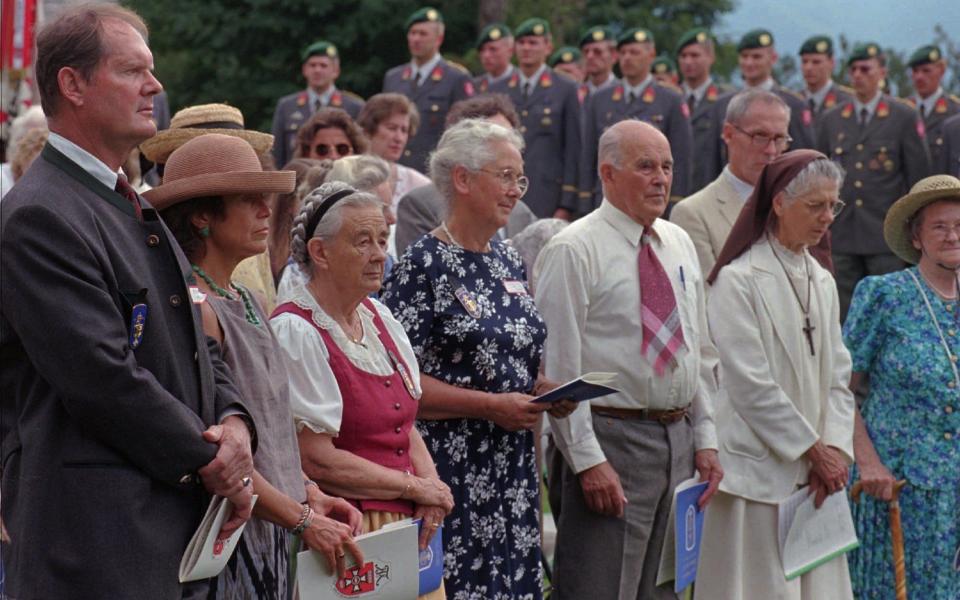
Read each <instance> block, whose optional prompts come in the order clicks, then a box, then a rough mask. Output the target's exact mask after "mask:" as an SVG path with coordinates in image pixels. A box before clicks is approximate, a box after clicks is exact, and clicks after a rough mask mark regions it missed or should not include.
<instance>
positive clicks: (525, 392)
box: [383, 119, 571, 599]
mask: <svg viewBox="0 0 960 600" xmlns="http://www.w3.org/2000/svg"><path fill="white" fill-rule="evenodd" d="M522 149H523V138H522V137H521V136H520V135H519V134H518V133H517V132H515V131H513V130H512V129H507V128H505V127H502V126H500V125H496V124H493V123H490V122H487V121H480V120H476V119H468V120H466V121H462V122H460V123H458V124H456V125H454V126H453V127H451V128H450V129H448V130H447V131H446V132H445V133H444V135H443V137H442V138H441V140H440V143H439V145H438V146H437V150H436V151H435V152H434V154H433V155H432V157H431V159H430V175H431V178H432V179H433V181H434V183H435V184H436V186H437V189H438V191H439V192H440V194H441V196H442V197H443V198H444V200H445V202H446V209H447V210H446V218H445V219H444V220H443V221H442V222H441V224H440V226H439V227H437V228H436V229H434V230H433V231H432V232H431V235H425V236H423V237H421V238H420V239H419V240H418V241H416V242H415V243H413V244H412V245H411V246H410V247H409V248H408V249H407V250H406V252H404V254H403V256H402V257H401V259H400V261H399V262H398V263H397V264H396V265H395V266H394V269H393V271H392V272H391V274H390V276H389V277H388V278H387V281H386V284H385V288H384V289H385V292H384V294H383V300H384V302H385V303H386V304H387V306H388V307H389V308H390V310H391V311H392V313H393V314H394V315H396V316H397V319H398V320H399V321H400V322H401V323H402V324H403V326H404V329H405V330H406V332H407V335H408V336H409V338H410V342H411V343H412V345H413V349H414V352H415V353H416V357H417V360H418V361H419V364H420V369H421V373H422V376H421V387H422V390H423V396H422V398H421V402H420V410H419V413H418V415H417V418H418V419H419V421H418V427H419V429H420V431H421V434H422V436H423V438H424V441H425V442H426V443H427V446H428V448H429V449H430V453H431V455H432V456H433V458H434V461H435V462H436V466H437V472H438V473H439V475H440V478H441V479H442V480H443V481H445V482H447V483H448V484H449V485H450V488H451V491H452V492H453V497H454V503H455V507H454V509H453V512H452V513H451V514H450V515H449V516H448V517H447V519H446V521H445V524H444V532H443V545H444V552H445V554H446V556H448V557H450V558H449V559H448V560H447V561H446V571H445V573H444V575H445V585H446V589H447V593H448V595H449V596H450V597H461V596H463V597H468V596H469V597H481V596H482V597H484V598H501V597H502V598H531V599H539V598H540V597H541V590H540V587H541V574H540V525H539V519H538V511H539V506H540V486H539V483H538V478H537V471H536V466H535V465H536V461H535V456H534V443H533V433H532V432H531V431H530V430H531V429H533V428H534V426H535V425H536V424H537V422H538V421H539V420H540V415H541V413H542V412H544V411H545V410H546V409H547V408H549V407H548V406H545V405H542V404H534V403H531V402H530V400H532V399H533V395H535V394H538V393H542V391H546V390H547V389H549V388H550V387H551V386H550V384H547V383H545V382H543V381H538V372H539V369H540V357H541V352H542V349H543V342H544V339H545V338H546V327H545V326H544V324H543V321H542V320H541V319H540V314H539V313H538V312H537V307H536V305H535V304H534V302H533V297H532V296H531V295H530V292H529V290H528V288H527V283H526V279H527V277H526V274H525V272H524V268H523V261H522V260H521V258H520V256H519V255H518V254H517V252H516V251H515V250H513V249H512V248H511V247H510V246H508V245H506V244H505V243H503V242H501V241H499V240H497V239H493V238H494V236H495V235H496V232H497V230H498V229H499V228H501V227H503V226H504V225H506V223H507V220H508V218H509V217H510V212H511V211H512V210H513V208H514V206H516V204H517V202H519V200H520V198H521V197H522V196H523V194H524V192H525V191H526V189H527V178H526V177H525V176H524V175H523V159H522V158H521V155H520V152H521V151H522ZM570 408H571V406H569V405H567V404H566V403H564V406H560V407H557V408H555V409H551V413H555V416H558V417H563V416H566V415H567V414H569V410H570Z"/></svg>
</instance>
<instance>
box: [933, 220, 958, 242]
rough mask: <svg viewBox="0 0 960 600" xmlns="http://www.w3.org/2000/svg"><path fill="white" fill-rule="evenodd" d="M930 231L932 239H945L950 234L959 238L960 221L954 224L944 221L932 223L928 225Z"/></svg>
mask: <svg viewBox="0 0 960 600" xmlns="http://www.w3.org/2000/svg"><path fill="white" fill-rule="evenodd" d="M930 233H931V234H932V235H933V237H934V239H938V240H945V239H947V238H948V237H950V235H951V234H953V235H956V236H957V237H958V238H960V223H958V224H955V225H947V224H946V223H934V224H933V225H931V226H930Z"/></svg>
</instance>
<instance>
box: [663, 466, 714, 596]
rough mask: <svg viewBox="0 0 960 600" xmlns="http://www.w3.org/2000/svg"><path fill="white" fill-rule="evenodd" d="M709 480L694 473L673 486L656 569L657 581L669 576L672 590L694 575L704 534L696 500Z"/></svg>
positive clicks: (684, 583)
mask: <svg viewBox="0 0 960 600" xmlns="http://www.w3.org/2000/svg"><path fill="white" fill-rule="evenodd" d="M707 486H708V483H707V482H706V481H703V482H701V481H699V478H698V477H696V476H694V477H691V478H690V479H687V480H685V481H683V482H681V483H680V484H679V485H678V486H677V487H676V489H675V490H673V501H672V503H671V505H670V522H672V523H673V527H667V533H666V535H665V536H664V539H663V548H662V550H661V552H660V566H659V569H658V570H657V585H662V584H664V583H666V582H668V581H670V580H671V579H672V580H673V590H674V591H675V592H677V593H678V594H679V593H680V592H682V591H683V590H684V589H686V588H687V586H689V585H690V584H691V583H693V582H694V580H695V579H696V578H697V564H698V563H699V561H700V540H701V539H702V536H703V515H704V514H705V512H706V509H704V510H700V509H699V507H698V506H697V502H698V501H699V500H700V496H701V495H702V494H703V492H705V491H706V490H707Z"/></svg>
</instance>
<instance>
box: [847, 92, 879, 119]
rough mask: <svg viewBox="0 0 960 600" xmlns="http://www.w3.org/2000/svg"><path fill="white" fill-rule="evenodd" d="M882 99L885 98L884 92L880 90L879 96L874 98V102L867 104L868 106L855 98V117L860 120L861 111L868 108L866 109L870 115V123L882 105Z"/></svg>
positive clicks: (868, 117)
mask: <svg viewBox="0 0 960 600" xmlns="http://www.w3.org/2000/svg"><path fill="white" fill-rule="evenodd" d="M882 97H883V92H882V91H880V90H877V95H876V96H874V97H873V100H871V101H870V102H867V103H866V104H864V103H862V102H860V100H858V99H857V98H856V97H854V99H853V107H854V108H855V109H856V110H855V112H854V115H853V116H855V117H856V118H857V119H859V118H860V110H861V109H864V108H866V109H867V114H868V116H867V120H868V121H869V120H870V119H871V118H873V113H874V111H876V110H877V105H878V104H880V98H882Z"/></svg>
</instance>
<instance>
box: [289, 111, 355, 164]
mask: <svg viewBox="0 0 960 600" xmlns="http://www.w3.org/2000/svg"><path fill="white" fill-rule="evenodd" d="M366 151H367V138H366V137H365V136H364V135H363V131H362V130H361V129H360V127H358V126H357V124H356V123H354V122H353V119H351V118H350V115H348V114H347V112H346V111H345V110H343V109H340V108H321V109H320V110H318V111H317V112H315V113H313V116H312V117H310V120H309V121H307V122H306V123H304V124H303V125H302V126H301V127H300V130H299V131H297V149H296V151H295V152H294V157H295V158H313V159H318V160H323V159H329V160H337V159H338V158H343V157H344V156H350V155H352V154H363V153H364V152H366Z"/></svg>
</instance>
